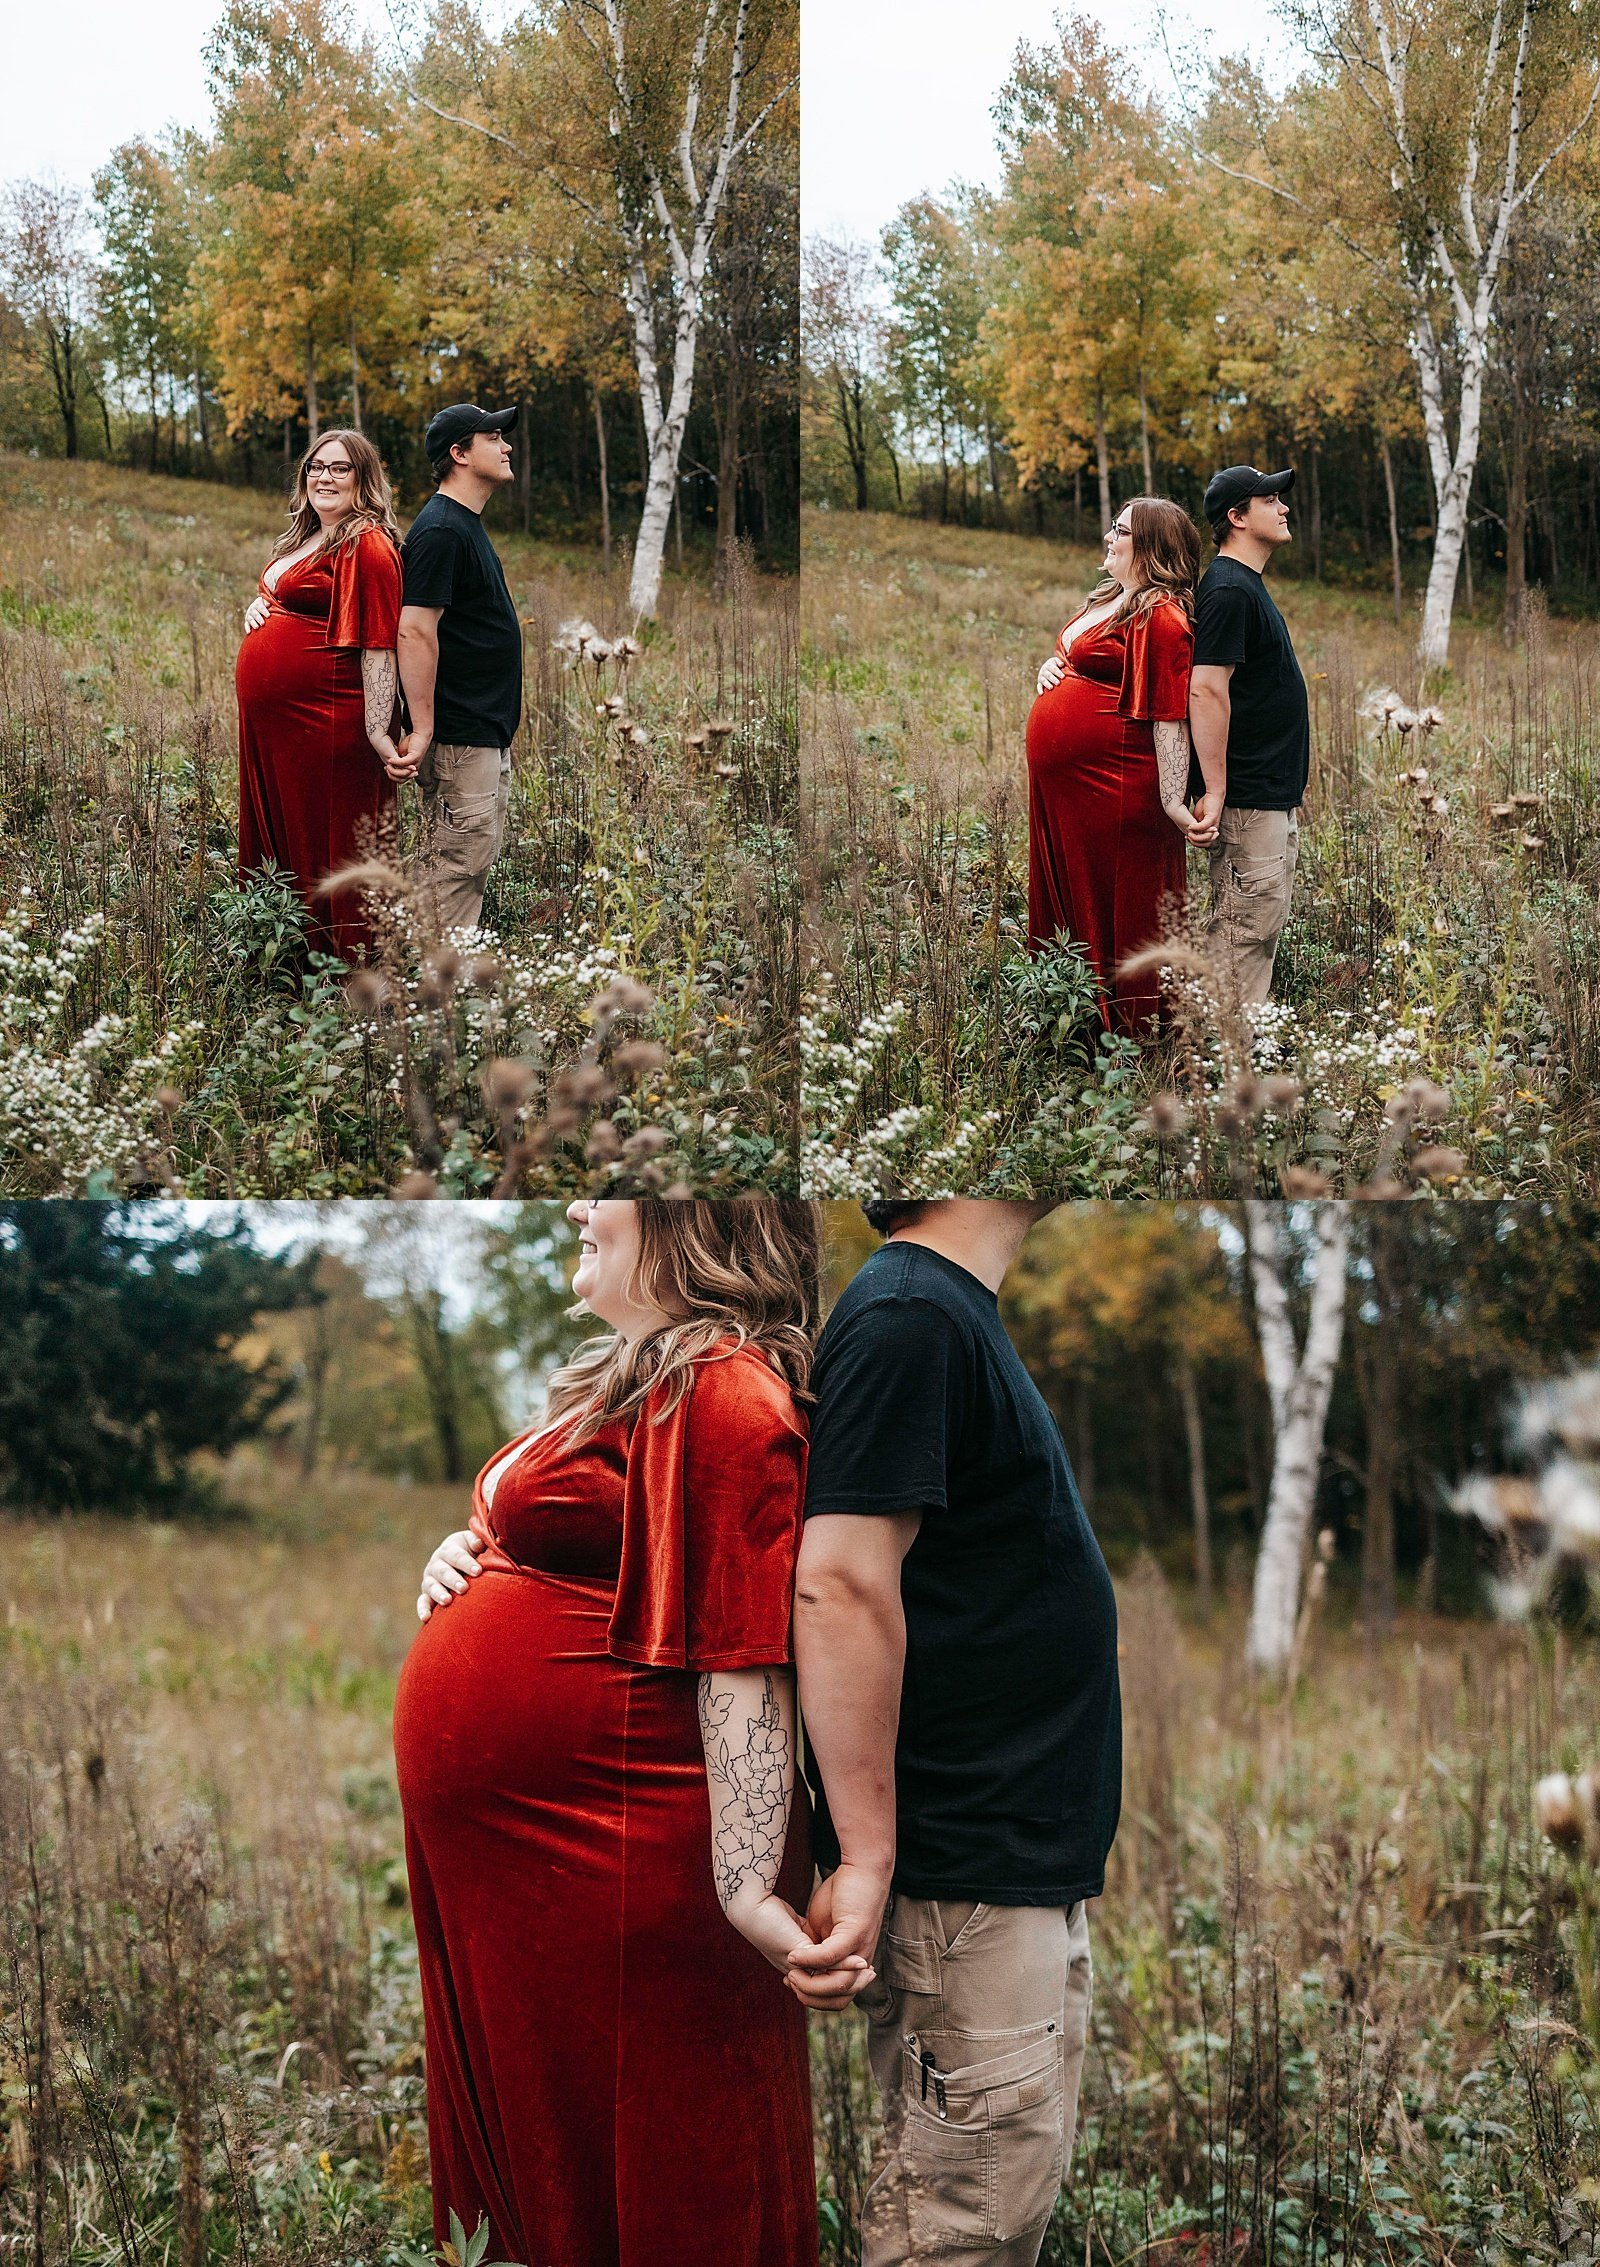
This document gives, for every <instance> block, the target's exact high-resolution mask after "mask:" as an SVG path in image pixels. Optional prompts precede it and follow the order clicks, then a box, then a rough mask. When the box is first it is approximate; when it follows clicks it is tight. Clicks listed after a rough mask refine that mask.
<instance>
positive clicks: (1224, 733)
mask: <svg viewBox="0 0 1600 2267" xmlns="http://www.w3.org/2000/svg"><path fill="white" fill-rule="evenodd" d="M1232 677H1233V663H1232V662H1231V661H1229V662H1207V663H1205V664H1204V665H1203V666H1201V665H1198V664H1197V665H1196V667H1195V669H1194V671H1193V672H1192V674H1191V676H1190V678H1189V732H1190V736H1191V738H1192V739H1193V741H1194V752H1195V758H1196V760H1197V762H1198V763H1199V766H1200V776H1201V778H1202V779H1203V780H1204V781H1205V794H1204V795H1203V796H1202V797H1201V800H1200V806H1199V809H1198V810H1197V812H1196V814H1195V815H1196V817H1197V818H1198V817H1201V816H1202V815H1204V816H1209V817H1215V816H1217V815H1218V814H1220V812H1221V810H1222V803H1223V798H1224V796H1225V795H1226V793H1227V789H1228V726H1229V723H1230V721H1231V720H1232V716H1233V693H1232V689H1231V680H1232Z"/></svg>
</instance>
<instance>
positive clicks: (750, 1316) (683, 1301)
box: [545, 1196, 822, 1445]
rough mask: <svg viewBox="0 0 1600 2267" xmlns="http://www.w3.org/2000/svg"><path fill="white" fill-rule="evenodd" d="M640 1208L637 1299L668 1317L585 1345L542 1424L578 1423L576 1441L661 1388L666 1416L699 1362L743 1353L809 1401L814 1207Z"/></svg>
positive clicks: (554, 1382)
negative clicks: (627, 1335)
mask: <svg viewBox="0 0 1600 2267" xmlns="http://www.w3.org/2000/svg"><path fill="white" fill-rule="evenodd" d="M635 1201H636V1208H637V1211H638V1216H639V1257H638V1260H637V1262H636V1263H635V1266H634V1270H633V1274H632V1276H631V1277H630V1278H629V1283H628V1291H629V1296H630V1297H631V1298H633V1299H635V1300H637V1301H638V1302H639V1303H640V1304H641V1305H647V1306H652V1307H659V1308H660V1309H661V1311H662V1312H663V1313H664V1314H666V1315H669V1316H670V1317H671V1318H672V1319H671V1320H670V1321H669V1322H668V1323H667V1324H666V1325H665V1326H664V1327H663V1328H662V1329H660V1330H654V1331H650V1332H648V1333H646V1335H645V1336H644V1337H642V1338H636V1339H632V1340H628V1339H624V1338H621V1337H619V1336H616V1335H614V1334H607V1335H606V1336H604V1337H600V1338H591V1339H589V1340H588V1341H587V1343H586V1344H584V1345H582V1346H580V1347H579V1349H578V1351H577V1353H576V1354H574V1355H573V1357H572V1359H571V1360H570V1361H569V1362H566V1363H564V1364H563V1365H562V1367H561V1368H560V1369H559V1370H557V1372H556V1374H555V1376H554V1377H553V1378H552V1379H551V1380H550V1391H549V1394H548V1397H547V1399H546V1402H545V1423H546V1424H557V1423H560V1422H561V1421H562V1420H563V1419H571V1420H573V1424H572V1431H571V1435H570V1438H571V1441H572V1443H573V1444H574V1445H576V1444H577V1443H579V1442H581V1441H585V1440H588V1439H590V1438H591V1437H592V1436H593V1435H594V1434H595V1433H597V1432H598V1431H599V1430H600V1428H601V1426H602V1425H605V1424H609V1423H610V1421H611V1420H612V1418H614V1417H624V1416H631V1415H632V1414H634V1413H635V1412H636V1411H637V1410H638V1409H639V1408H640V1407H641V1406H642V1405H643V1403H644V1401H645V1399H646V1398H647V1396H648V1395H649V1394H651V1393H653V1392H654V1391H655V1389H656V1388H657V1387H658V1386H665V1387H666V1389H667V1390H666V1393H665V1396H664V1399H663V1404H662V1408H661V1411H660V1414H661V1415H662V1416H665V1415H666V1414H667V1412H668V1411H669V1410H671V1409H675V1408H676V1407H677V1405H678V1403H679V1402H680V1401H681V1400H682V1399H683V1397H684V1395H685V1394H686V1393H687V1392H688V1390H689V1387H690V1385H691V1383H692V1382H693V1376H694V1366H695V1364H696V1362H699V1361H703V1360H704V1359H705V1357H706V1356H707V1355H709V1354H716V1353H718V1352H720V1353H721V1354H722V1355H723V1356H724V1357H725V1356H726V1355H727V1354H729V1353H732V1352H733V1351H734V1349H735V1347H739V1346H748V1347H750V1348H751V1349H752V1350H753V1351H754V1352H755V1353H757V1354H759V1355H760V1356H761V1357H762V1359H763V1360H764V1361H765V1362H766V1364H767V1366H768V1368H769V1369H771V1370H772V1371H773V1372H774V1373H775V1374H776V1375H777V1376H778V1377H780V1378H782V1380H783V1382H784V1383H785V1385H787V1386H788V1388H789V1390H790V1392H791V1393H792V1394H793V1395H794V1397H795V1399H796V1400H797V1401H805V1400H809V1399H810V1392H809V1386H810V1379H811V1360H812V1354H813V1351H814V1348H815V1343H816V1336H817V1331H818V1328H819V1327H820V1324H821V1320H822V1227H821V1215H820V1213H819V1211H818V1209H817V1207H816V1206H815V1205H814V1204H807V1203H804V1202H802V1201H800V1200H799V1199H794V1198H788V1197H767V1196H749V1197H735V1198H733V1199H731V1200H730V1201H728V1202H725V1203H721V1204H713V1203H711V1202H709V1201H707V1200H704V1199H700V1198H691V1199H688V1200H686V1201H681V1202H680V1201H678V1200H676V1199H675V1200H673V1201H671V1202H668V1201H666V1200H664V1199H662V1198H659V1197H646V1198H639V1199H637V1200H635ZM579 1311H580V1312H583V1311H585V1310H582V1309H580V1310H579ZM729 1340H732V1341H733V1345H731V1346H730V1345H729V1344H728V1341H729Z"/></svg>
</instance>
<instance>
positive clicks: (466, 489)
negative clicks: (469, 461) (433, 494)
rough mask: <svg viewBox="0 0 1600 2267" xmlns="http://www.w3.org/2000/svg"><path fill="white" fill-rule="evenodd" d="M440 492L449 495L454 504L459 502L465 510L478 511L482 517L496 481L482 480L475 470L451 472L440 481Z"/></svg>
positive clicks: (442, 494)
mask: <svg viewBox="0 0 1600 2267" xmlns="http://www.w3.org/2000/svg"><path fill="white" fill-rule="evenodd" d="M439 493H440V495H441V496H448V497H449V499H450V501H451V503H452V504H459V505H460V506H461V507H462V509H463V510H464V511H468V512H476V513H477V515H478V517H479V518H480V519H481V518H482V517H483V507H484V505H485V504H486V503H487V502H488V501H489V498H490V497H491V496H492V495H493V494H494V482H493V481H492V480H480V479H479V478H478V476H477V474H476V473H475V472H450V473H446V475H445V477H444V478H443V480H441V481H440V483H439Z"/></svg>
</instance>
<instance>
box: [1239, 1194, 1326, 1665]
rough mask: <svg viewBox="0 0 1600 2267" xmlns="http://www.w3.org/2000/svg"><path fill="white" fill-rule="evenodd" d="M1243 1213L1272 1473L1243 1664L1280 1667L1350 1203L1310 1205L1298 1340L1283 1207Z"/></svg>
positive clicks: (1305, 1532)
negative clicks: (1312, 1256) (1306, 1291)
mask: <svg viewBox="0 0 1600 2267" xmlns="http://www.w3.org/2000/svg"><path fill="white" fill-rule="evenodd" d="M1244 1215H1245V1236H1246V1240H1247V1243H1248V1247H1249V1256H1250V1281H1251V1286H1252V1288H1253V1290H1254V1292H1255V1306H1256V1328H1257V1331H1258V1334H1259V1337H1260V1342H1261V1360H1262V1366H1263V1368H1264V1369H1265V1371H1266V1377H1267V1393H1268V1397H1269V1399H1270V1401H1271V1404H1272V1481H1271V1485H1270V1487H1269V1489H1268V1492H1267V1516H1266V1520H1265V1523H1264V1525H1263V1527H1262V1531H1261V1548H1260V1550H1259V1552H1258V1554H1257V1557H1256V1574H1255V1592H1254V1597H1253V1599H1252V1601H1251V1607H1250V1630H1249V1636H1248V1638H1247V1641H1246V1658H1247V1659H1248V1661H1249V1662H1250V1665H1251V1667H1252V1668H1256V1669H1262V1670H1265V1671H1266V1672H1267V1673H1268V1674H1269V1675H1273V1676H1278V1677H1281V1676H1282V1675H1283V1674H1284V1671H1285V1670H1286V1668H1287V1666H1288V1663H1289V1658H1290V1655H1291V1653H1292V1652H1293V1649H1294V1632H1295V1618H1296V1615H1297V1613H1298V1610H1299V1604H1300V1584H1301V1579H1302V1576H1303V1574H1304V1571H1305V1560H1306V1543H1307V1539H1308V1537H1309V1535H1310V1532H1311V1519H1312V1513H1313V1512H1314V1510H1315V1508H1316V1500H1317V1475H1318V1472H1319V1470H1320V1467H1321V1463H1322V1442H1323V1435H1324V1432H1325V1430H1326V1427H1327V1421H1328V1401H1329V1398H1330V1396H1331V1394H1332V1392H1333V1379H1334V1372H1335V1370H1336V1369H1337V1368H1338V1365H1339V1348H1340V1346H1341V1344H1342V1342H1343V1338H1344V1311H1345V1287H1346V1281H1347V1276H1348V1258H1349V1249H1350V1212H1349V1207H1348V1206H1347V1205H1343V1204H1319V1205H1318V1206H1317V1208H1316V1270H1315V1274H1314V1276H1313V1279H1312V1286H1311V1313H1310V1319H1309V1321H1308V1323H1307V1326H1306V1336H1305V1343H1304V1345H1303V1346H1302V1345H1301V1344H1300V1343H1299V1342H1298V1340H1297V1338H1296V1333H1295V1326H1294V1316H1293V1313H1292V1311H1291V1308H1290V1303H1289V1276H1290V1267H1291V1260H1290V1255H1289V1252H1288V1249H1287V1247H1286V1244H1285V1240H1284V1233H1283V1230H1284V1225H1285V1222H1284V1208H1283V1207H1282V1206H1281V1205H1273V1204H1264V1203H1261V1202H1258V1201H1254V1200H1252V1201H1251V1202H1249V1203H1247V1204H1246V1205H1245V1208H1244Z"/></svg>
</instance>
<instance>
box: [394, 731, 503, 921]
mask: <svg viewBox="0 0 1600 2267" xmlns="http://www.w3.org/2000/svg"><path fill="white" fill-rule="evenodd" d="M417 785H418V786H419V787H420V789H421V790H422V852H421V857H420V859H419V862H418V872H417V886H418V889H419V891H420V892H421V894H422V898H423V902H424V907H425V910H426V913H427V916H428V918H429V920H430V921H431V922H432V923H433V924H434V925H435V926H437V927H438V928H439V929H441V930H442V929H475V928H476V927H477V926H478V923H479V921H480V920H481V919H482V917H483V893H484V888H485V886H486V885H487V883H488V879H489V869H490V867H491V866H492V865H493V864H494V862H495V860H496V858H498V857H499V855H500V847H501V844H502V843H503V842H504V840H505V829H506V809H507V805H508V803H509V801H510V795H511V752H510V750H509V749H507V748H469V747H461V746H453V745H451V744H450V743H448V742H439V741H435V743H434V745H433V746H432V747H431V748H430V749H429V750H428V753H427V754H426V755H425V756H424V757H423V759H422V764H421V768H420V769H419V771H418V773H417Z"/></svg>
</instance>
